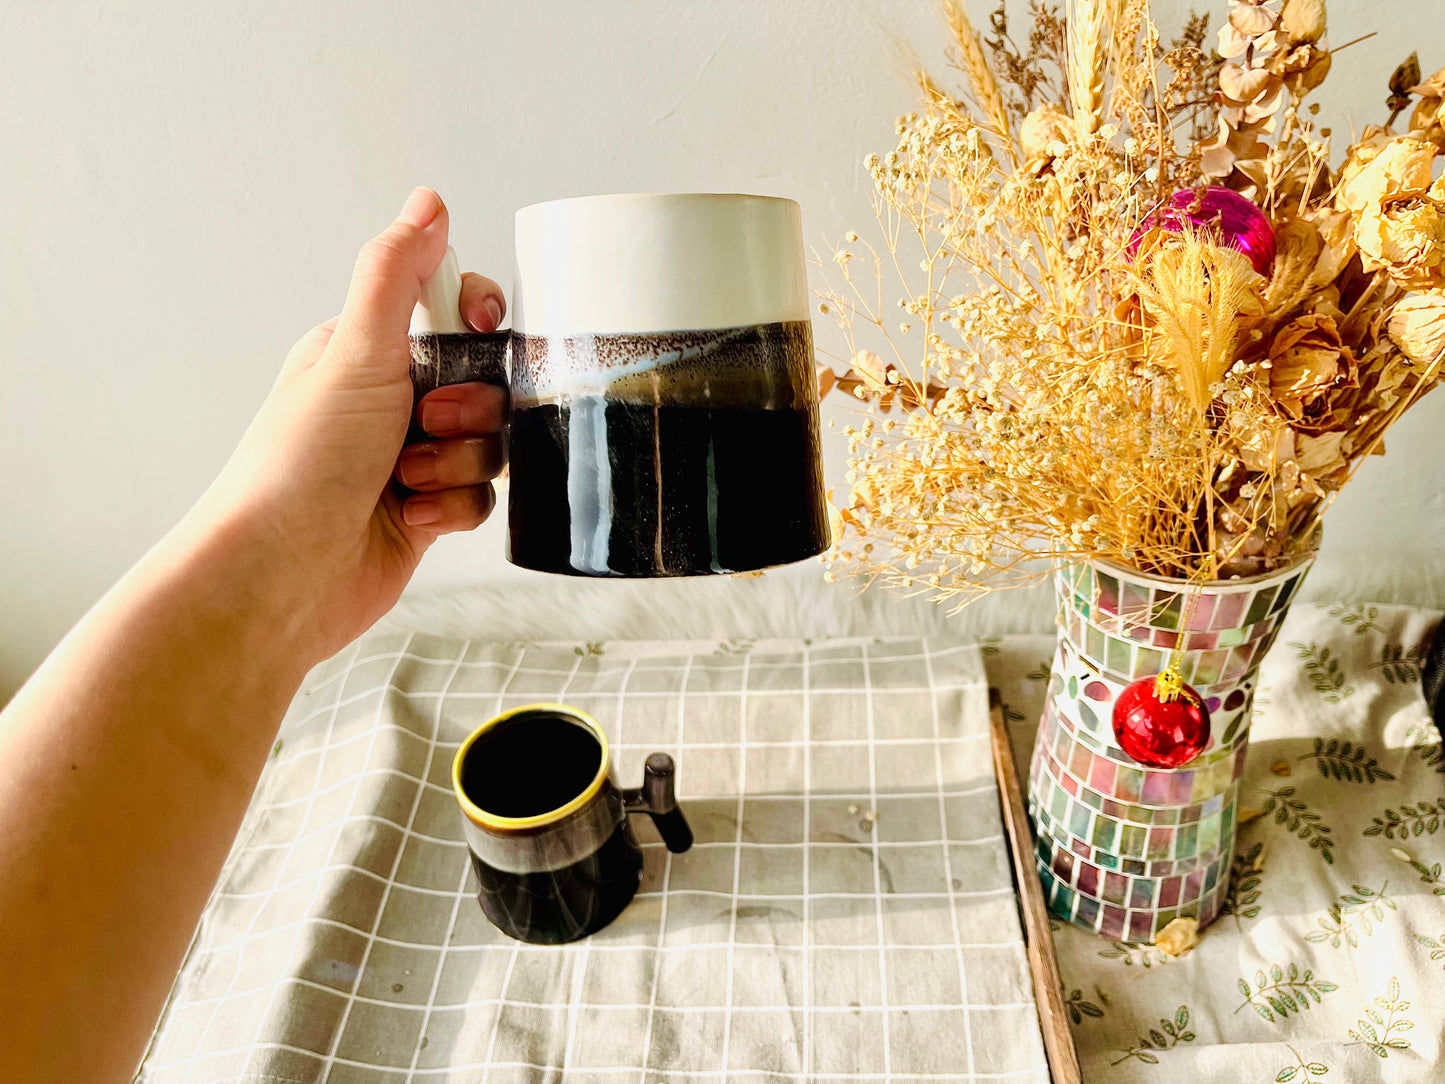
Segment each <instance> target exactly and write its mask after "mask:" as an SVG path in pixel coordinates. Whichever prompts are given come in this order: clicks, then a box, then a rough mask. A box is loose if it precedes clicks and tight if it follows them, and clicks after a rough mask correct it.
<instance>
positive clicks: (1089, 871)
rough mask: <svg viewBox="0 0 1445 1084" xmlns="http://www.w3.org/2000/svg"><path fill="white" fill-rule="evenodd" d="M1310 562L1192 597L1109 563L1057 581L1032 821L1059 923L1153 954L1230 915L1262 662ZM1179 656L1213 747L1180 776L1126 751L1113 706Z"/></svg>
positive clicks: (1033, 769)
mask: <svg viewBox="0 0 1445 1084" xmlns="http://www.w3.org/2000/svg"><path fill="white" fill-rule="evenodd" d="M1312 561H1313V557H1312V556H1310V557H1306V558H1304V559H1302V560H1300V561H1298V562H1296V563H1295V564H1293V565H1291V566H1289V567H1288V568H1286V569H1283V570H1281V571H1278V572H1271V573H1268V574H1266V575H1263V576H1254V577H1250V578H1248V579H1238V580H1222V581H1215V582H1210V583H1206V584H1203V585H1198V584H1192V585H1188V586H1187V589H1186V584H1185V583H1184V581H1182V580H1171V579H1165V578H1163V577H1158V576H1149V575H1145V574H1143V573H1140V572H1135V571H1133V570H1131V569H1127V568H1124V567H1123V566H1120V565H1114V564H1111V563H1108V562H1103V561H1086V562H1083V563H1080V564H1076V565H1070V566H1067V567H1063V568H1061V569H1060V570H1059V571H1058V572H1057V573H1056V576H1055V583H1056V586H1057V588H1058V595H1059V613H1060V627H1059V640H1058V647H1057V650H1056V651H1055V653H1054V660H1053V665H1052V667H1051V670H1050V675H1049V691H1048V696H1047V698H1046V700H1045V704H1044V712H1043V717H1042V718H1041V719H1040V720H1039V730H1038V740H1037V741H1036V743H1035V746H1034V754H1033V760H1032V762H1031V765H1030V771H1029V814H1030V816H1031V818H1032V819H1033V824H1034V833H1035V842H1036V846H1037V851H1036V857H1037V862H1038V869H1039V876H1040V877H1041V878H1042V880H1043V884H1044V894H1045V897H1046V898H1047V899H1048V901H1049V907H1050V909H1051V910H1052V911H1053V912H1054V913H1055V914H1056V915H1058V916H1059V917H1060V918H1064V919H1067V920H1068V921H1070V922H1072V923H1073V924H1074V925H1076V926H1081V927H1083V928H1084V929H1087V930H1093V931H1095V932H1097V933H1101V934H1103V935H1104V936H1106V937H1108V938H1111V939H1113V940H1116V941H1129V942H1138V943H1151V942H1153V940H1154V939H1155V937H1156V936H1157V935H1158V933H1159V931H1160V930H1162V929H1163V928H1164V927H1165V926H1167V925H1168V924H1169V923H1170V922H1171V921H1173V920H1174V919H1175V918H1178V917H1181V916H1190V917H1193V918H1196V919H1198V920H1199V924H1200V926H1201V927H1203V926H1205V925H1207V924H1208V923H1209V922H1210V921H1212V920H1213V918H1214V917H1215V915H1217V914H1218V913H1219V908H1220V905H1221V904H1222V903H1223V901H1224V895H1225V892H1226V891H1227V890H1228V887H1229V867H1230V859H1231V857H1232V855H1233V853H1234V834H1235V827H1236V825H1235V817H1236V811H1237V809H1238V800H1239V779H1240V775H1241V773H1242V771H1243V768H1244V757H1245V753H1246V750H1247V748H1248V743H1249V722H1250V712H1251V710H1252V708H1253V703H1254V692H1255V684H1256V676H1257V674H1258V671H1259V664H1260V662H1261V660H1263V658H1264V655H1265V653H1266V652H1267V651H1268V650H1269V648H1270V645H1271V644H1273V643H1274V638H1275V635H1276V633H1277V632H1278V631H1279V626H1280V623H1281V622H1282V621H1283V619H1284V615H1285V612H1286V611H1287V609H1288V607H1289V604H1290V600H1291V599H1293V598H1294V596H1295V593H1296V592H1297V591H1298V589H1299V586H1300V583H1301V581H1302V580H1303V579H1304V577H1305V573H1306V572H1307V571H1308V570H1309V566H1310V564H1311V563H1312ZM1176 650H1178V651H1180V652H1182V655H1181V659H1180V664H1181V665H1180V671H1181V676H1182V677H1183V679H1184V681H1185V682H1187V683H1188V684H1190V685H1192V686H1193V687H1194V688H1195V690H1197V691H1198V692H1199V694H1200V696H1201V697H1203V699H1204V701H1205V703H1206V705H1207V706H1208V708H1209V712H1210V723H1211V725H1210V739H1209V743H1208V744H1207V745H1206V746H1205V747H1204V749H1203V750H1202V751H1201V752H1200V753H1199V755H1198V756H1196V757H1195V758H1194V759H1193V760H1191V761H1189V762H1188V763H1187V764H1185V765H1183V766H1182V767H1179V768H1172V769H1170V768H1154V767H1149V766H1147V765H1144V764H1140V763H1139V762H1137V761H1135V760H1133V759H1132V758H1131V757H1130V756H1129V755H1128V754H1127V753H1125V752H1124V751H1123V750H1122V749H1120V748H1119V747H1118V744H1117V742H1116V741H1115V738H1114V729H1113V712H1114V700H1115V698H1116V697H1117V696H1118V695H1119V694H1120V693H1121V692H1123V691H1124V689H1125V688H1126V687H1128V685H1129V684H1130V683H1131V682H1133V681H1136V680H1138V679H1139V678H1144V677H1150V676H1153V675H1155V674H1158V673H1159V672H1160V671H1162V670H1163V669H1164V668H1165V666H1166V665H1168V662H1169V659H1170V656H1171V653H1173V652H1174V651H1176Z"/></svg>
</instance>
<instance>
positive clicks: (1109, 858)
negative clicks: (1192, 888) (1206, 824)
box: [1030, 810, 1232, 877]
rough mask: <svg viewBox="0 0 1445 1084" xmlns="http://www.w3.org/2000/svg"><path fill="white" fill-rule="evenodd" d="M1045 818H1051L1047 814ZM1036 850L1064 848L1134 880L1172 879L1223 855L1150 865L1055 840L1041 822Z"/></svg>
mask: <svg viewBox="0 0 1445 1084" xmlns="http://www.w3.org/2000/svg"><path fill="white" fill-rule="evenodd" d="M1030 812H1032V810H1030ZM1043 816H1044V817H1047V814H1044V815H1043ZM1231 819H1232V818H1231ZM1035 846H1036V847H1037V848H1040V849H1047V848H1052V847H1064V848H1067V849H1068V850H1070V851H1073V852H1074V854H1076V855H1078V856H1079V857H1080V858H1082V859H1083V860H1084V861H1085V862H1090V863H1092V864H1093V865H1096V866H1098V867H1100V868H1101V869H1113V870H1118V871H1119V872H1120V873H1127V874H1129V876H1131V877H1172V876H1173V875H1174V874H1176V873H1188V872H1189V871H1190V870H1192V869H1194V868H1195V867H1196V866H1198V865H1199V864H1200V863H1201V862H1204V863H1206V864H1207V863H1209V862H1213V861H1214V860H1215V859H1216V858H1218V857H1219V855H1220V854H1221V853H1223V852H1222V848H1217V849H1215V850H1214V851H1204V852H1201V853H1200V854H1199V855H1197V856H1196V857H1193V858H1186V859H1184V860H1182V861H1179V862H1175V861H1173V860H1172V859H1167V858H1166V859H1161V860H1160V861H1157V862H1150V861H1147V860H1144V859H1139V858H1123V857H1120V856H1119V855H1117V854H1114V853H1113V852H1111V851H1108V850H1106V849H1104V848H1103V847H1091V846H1089V844H1087V843H1085V842H1084V841H1083V840H1081V839H1073V838H1068V837H1063V838H1055V836H1054V829H1053V827H1052V826H1051V825H1049V824H1048V823H1047V822H1046V821H1044V820H1041V821H1040V822H1039V832H1038V838H1037V840H1036V841H1035ZM1050 853H1052V852H1050Z"/></svg>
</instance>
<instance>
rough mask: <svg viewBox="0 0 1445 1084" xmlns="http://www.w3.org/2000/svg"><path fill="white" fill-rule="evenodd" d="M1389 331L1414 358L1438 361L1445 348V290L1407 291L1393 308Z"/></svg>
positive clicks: (1410, 357)
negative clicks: (1409, 292)
mask: <svg viewBox="0 0 1445 1084" xmlns="http://www.w3.org/2000/svg"><path fill="white" fill-rule="evenodd" d="M1387 330H1388V332H1389V335H1390V338H1391V339H1392V340H1394V343H1395V345H1396V346H1398V347H1399V348H1400V349H1401V350H1402V351H1404V353H1405V356H1406V357H1407V358H1409V359H1410V360H1411V361H1418V362H1421V363H1429V362H1432V361H1434V360H1435V358H1436V357H1438V356H1439V354H1440V352H1441V351H1442V350H1445V290H1427V291H1425V292H1423V293H1417V294H1407V295H1406V296H1405V297H1404V298H1403V299H1402V300H1401V301H1400V302H1399V303H1398V304H1397V305H1396V306H1395V307H1394V309H1392V310H1391V311H1390V321H1389V325H1388V328H1387Z"/></svg>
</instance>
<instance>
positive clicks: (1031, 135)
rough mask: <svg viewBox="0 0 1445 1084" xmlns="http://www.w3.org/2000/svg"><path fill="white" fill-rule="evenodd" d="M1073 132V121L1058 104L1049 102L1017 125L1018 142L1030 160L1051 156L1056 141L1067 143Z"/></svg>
mask: <svg viewBox="0 0 1445 1084" xmlns="http://www.w3.org/2000/svg"><path fill="white" fill-rule="evenodd" d="M1073 133H1074V122H1073V121H1072V120H1070V119H1069V115H1068V114H1067V113H1065V112H1064V111H1063V110H1062V109H1060V108H1059V107H1058V106H1056V105H1054V104H1053V103H1052V102H1049V103H1047V104H1045V105H1041V106H1039V107H1038V108H1037V109H1035V110H1034V111H1033V112H1032V113H1030V114H1029V115H1028V116H1026V117H1025V118H1024V119H1023V123H1022V124H1021V125H1020V126H1019V144H1020V145H1021V146H1022V147H1023V151H1024V157H1025V158H1026V159H1029V160H1030V161H1034V160H1041V159H1048V158H1053V157H1054V153H1053V147H1054V144H1056V143H1067V142H1068V141H1069V139H1070V138H1071V137H1072V136H1073Z"/></svg>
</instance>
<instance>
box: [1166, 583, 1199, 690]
mask: <svg viewBox="0 0 1445 1084" xmlns="http://www.w3.org/2000/svg"><path fill="white" fill-rule="evenodd" d="M1182 593H1183V595H1184V607H1183V613H1182V614H1181V615H1180V618H1179V628H1178V635H1177V637H1176V639H1175V641H1174V649H1173V650H1172V651H1170V652H1169V661H1168V662H1167V663H1166V664H1165V666H1164V669H1163V670H1161V671H1160V672H1159V676H1158V677H1156V678H1155V679H1154V695H1155V696H1156V697H1158V698H1159V700H1160V702H1161V703H1165V704H1167V703H1169V702H1170V701H1172V700H1177V699H1179V694H1180V693H1181V692H1183V691H1184V674H1183V665H1184V644H1185V642H1186V641H1187V640H1188V637H1189V633H1190V632H1191V630H1192V629H1193V626H1194V611H1195V609H1196V608H1198V605H1199V596H1200V595H1202V594H1203V593H1204V585H1203V584H1202V583H1188V584H1185V586H1184V591H1183V592H1182Z"/></svg>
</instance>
